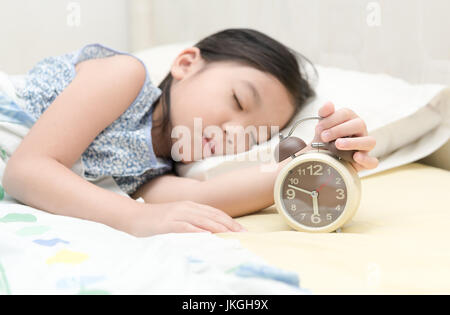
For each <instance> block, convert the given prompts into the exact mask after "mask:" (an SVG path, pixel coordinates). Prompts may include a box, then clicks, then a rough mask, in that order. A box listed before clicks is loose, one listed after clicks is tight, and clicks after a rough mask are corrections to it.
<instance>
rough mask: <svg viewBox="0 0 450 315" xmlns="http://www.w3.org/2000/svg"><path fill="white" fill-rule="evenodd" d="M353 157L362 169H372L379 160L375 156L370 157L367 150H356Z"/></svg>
mask: <svg viewBox="0 0 450 315" xmlns="http://www.w3.org/2000/svg"><path fill="white" fill-rule="evenodd" d="M353 159H354V160H355V162H357V163H358V164H359V165H360V166H362V167H363V168H364V169H374V168H376V167H377V166H378V164H379V161H378V159H377V158H375V157H372V156H370V155H369V154H368V152H363V151H358V152H355V154H353Z"/></svg>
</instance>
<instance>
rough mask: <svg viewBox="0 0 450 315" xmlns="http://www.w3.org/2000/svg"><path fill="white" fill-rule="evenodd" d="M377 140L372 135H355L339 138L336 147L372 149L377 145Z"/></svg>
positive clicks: (343, 148) (340, 148)
mask: <svg viewBox="0 0 450 315" xmlns="http://www.w3.org/2000/svg"><path fill="white" fill-rule="evenodd" d="M376 143H377V142H376V140H375V138H374V137H372V136H367V137H354V138H338V139H337V140H336V142H335V144H336V148H338V149H339V150H362V151H371V150H373V148H375V146H376Z"/></svg>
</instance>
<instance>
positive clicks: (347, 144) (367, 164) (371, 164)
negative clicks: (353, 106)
mask: <svg viewBox="0 0 450 315" xmlns="http://www.w3.org/2000/svg"><path fill="white" fill-rule="evenodd" d="M319 115H320V116H321V117H324V118H323V119H322V120H321V121H319V123H318V124H317V126H316V131H315V132H316V135H315V139H321V140H322V141H323V142H330V141H333V140H335V139H337V140H336V142H335V144H336V148H338V149H339V150H358V152H355V154H353V159H354V160H355V162H356V163H353V162H352V165H353V167H354V168H355V169H356V171H357V172H359V171H361V170H364V169H373V168H376V167H377V166H378V159H377V158H374V157H371V156H369V154H368V152H369V151H370V150H372V149H373V148H374V147H375V145H376V140H375V138H374V137H372V136H369V135H368V132H367V127H366V124H365V122H364V120H362V119H361V118H360V117H358V115H356V114H355V113H354V112H353V111H352V110H350V109H348V108H342V109H339V110H338V111H336V112H335V111H334V104H333V103H331V102H328V103H326V104H325V105H323V106H322V107H321V108H320V110H319ZM326 132H329V134H326ZM346 136H356V137H353V138H345V139H339V138H341V137H346Z"/></svg>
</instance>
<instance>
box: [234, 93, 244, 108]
mask: <svg viewBox="0 0 450 315" xmlns="http://www.w3.org/2000/svg"><path fill="white" fill-rule="evenodd" d="M233 97H234V99H235V100H236V105H237V106H238V107H239V109H240V110H244V108H242V106H241V103H239V100H238V98H237V97H236V94H235V93H233Z"/></svg>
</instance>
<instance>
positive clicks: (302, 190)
mask: <svg viewBox="0 0 450 315" xmlns="http://www.w3.org/2000/svg"><path fill="white" fill-rule="evenodd" d="M288 187H290V188H292V189H296V190H298V191H301V192H304V193H305V194H308V195H312V193H311V192H310V191H307V190H305V189H301V188H299V187H297V186H293V185H288Z"/></svg>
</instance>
